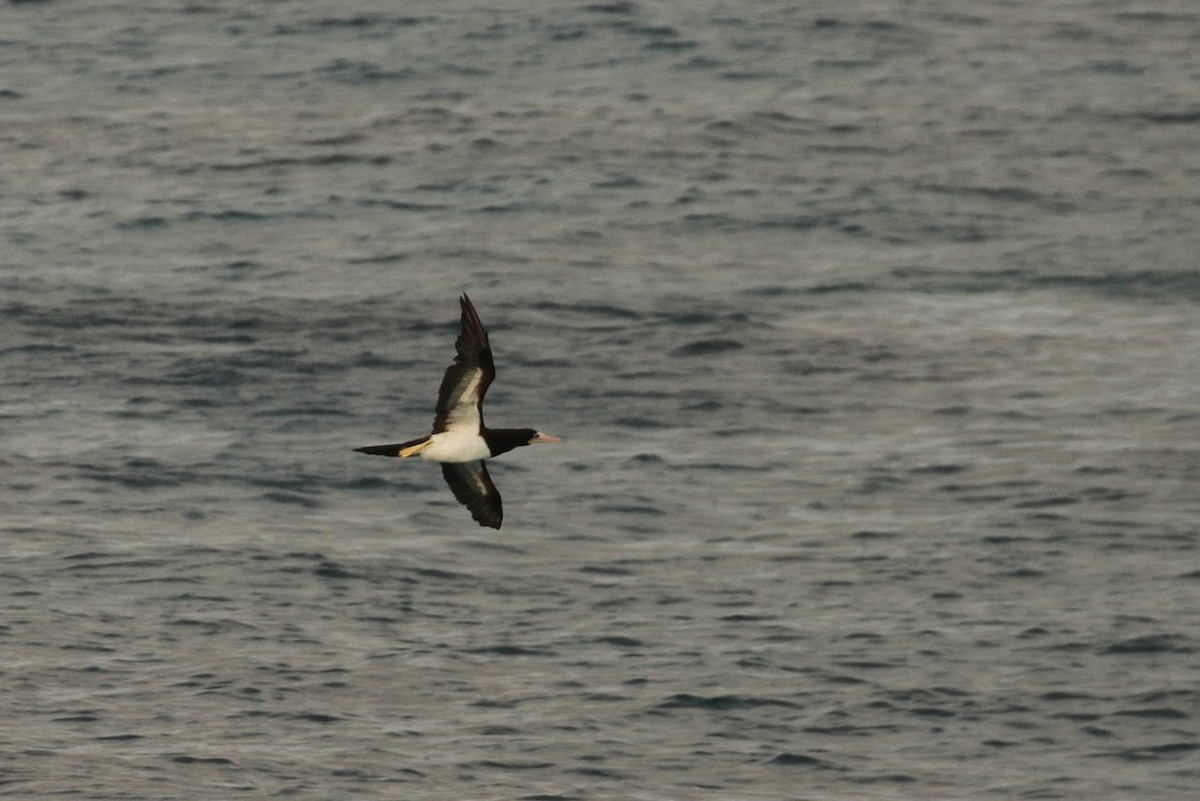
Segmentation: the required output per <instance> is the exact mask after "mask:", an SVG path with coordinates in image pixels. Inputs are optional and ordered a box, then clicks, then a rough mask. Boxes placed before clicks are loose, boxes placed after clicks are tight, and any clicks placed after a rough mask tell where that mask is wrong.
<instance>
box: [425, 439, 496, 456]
mask: <svg viewBox="0 0 1200 801" xmlns="http://www.w3.org/2000/svg"><path fill="white" fill-rule="evenodd" d="M491 455H492V452H491V450H489V449H488V446H487V443H486V442H484V441H483V437H481V436H479V434H477V433H475V432H473V431H471V432H468V431H442V432H439V433H437V434H434V435H433V436H432V437H430V438H429V445H427V446H426V447H425V448H424V449H423V450H422V451H421V458H422V459H428V460H429V461H431V462H473V461H475V460H476V459H486V458H488V457H489V456H491Z"/></svg>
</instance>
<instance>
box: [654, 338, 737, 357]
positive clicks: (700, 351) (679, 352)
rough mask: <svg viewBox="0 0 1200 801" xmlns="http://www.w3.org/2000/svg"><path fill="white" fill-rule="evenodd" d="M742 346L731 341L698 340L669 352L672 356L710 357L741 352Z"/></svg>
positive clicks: (735, 341)
mask: <svg viewBox="0 0 1200 801" xmlns="http://www.w3.org/2000/svg"><path fill="white" fill-rule="evenodd" d="M743 347H744V346H743V345H742V343H741V342H738V341H737V340H733V339H699V340H696V341H695V342H689V343H688V344H687V345H683V346H681V347H678V348H676V349H675V350H673V351H671V355H672V356H712V355H714V354H717V353H728V352H729V351H733V350H741V349H742V348H743Z"/></svg>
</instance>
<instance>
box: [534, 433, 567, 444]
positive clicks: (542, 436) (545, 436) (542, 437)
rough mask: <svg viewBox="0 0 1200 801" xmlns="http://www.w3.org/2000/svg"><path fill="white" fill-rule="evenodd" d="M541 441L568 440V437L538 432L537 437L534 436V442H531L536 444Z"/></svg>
mask: <svg viewBox="0 0 1200 801" xmlns="http://www.w3.org/2000/svg"><path fill="white" fill-rule="evenodd" d="M540 442H566V439H564V438H563V437H552V436H550V435H549V434H538V435H537V436H536V437H534V438H533V443H531V444H536V443H540Z"/></svg>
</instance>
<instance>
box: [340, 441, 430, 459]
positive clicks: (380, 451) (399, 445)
mask: <svg viewBox="0 0 1200 801" xmlns="http://www.w3.org/2000/svg"><path fill="white" fill-rule="evenodd" d="M427 439H429V437H417V438H416V439H410V440H409V441H408V442H396V443H393V444H391V445H368V446H366V447H365V448H355V449H354V450H356V451H357V452H359V453H369V454H371V455H372V456H399V455H400V451H402V450H404V449H405V448H410V447H412V446H413V445H420V444H421V443H422V442H424V441H425V440H427Z"/></svg>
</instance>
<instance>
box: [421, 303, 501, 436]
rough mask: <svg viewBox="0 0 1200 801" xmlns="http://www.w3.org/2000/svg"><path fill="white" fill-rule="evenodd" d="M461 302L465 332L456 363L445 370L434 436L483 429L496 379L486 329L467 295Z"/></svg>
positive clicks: (458, 349)
mask: <svg viewBox="0 0 1200 801" xmlns="http://www.w3.org/2000/svg"><path fill="white" fill-rule="evenodd" d="M459 302H460V303H461V304H462V331H461V332H460V333H459V335H458V340H457V341H456V342H455V343H454V349H455V350H456V351H457V352H458V353H457V355H456V356H455V357H454V364H452V365H450V366H449V367H448V368H446V375H445V376H443V377H442V385H441V387H440V388H439V389H438V402H437V414H436V416H435V417H434V418H433V433H435V434H437V433H439V432H441V431H445V430H446V429H448V428H458V427H467V428H473V427H479V426H482V425H483V396H484V395H485V394H486V393H487V389H488V386H489V385H490V384H491V383H492V380H493V379H494V378H495V377H496V365H495V364H494V363H493V362H492V346H491V345H490V344H488V335H487V329H485V328H484V327H483V323H482V322H480V320H479V313H478V312H476V311H475V306H474V305H472V303H471V299H470V298H468V297H467V295H466V293H465V292H464V293H463V296H462V298H461V299H460V300H459Z"/></svg>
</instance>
